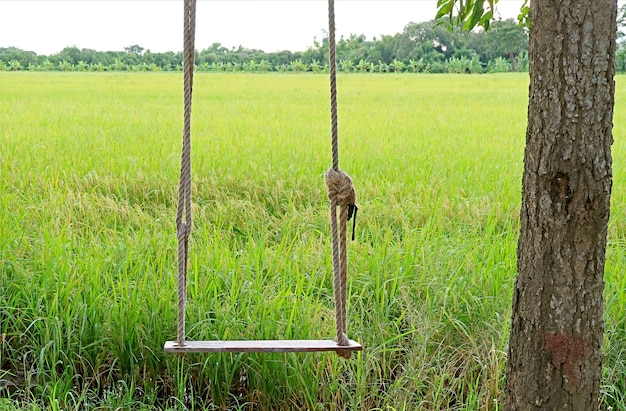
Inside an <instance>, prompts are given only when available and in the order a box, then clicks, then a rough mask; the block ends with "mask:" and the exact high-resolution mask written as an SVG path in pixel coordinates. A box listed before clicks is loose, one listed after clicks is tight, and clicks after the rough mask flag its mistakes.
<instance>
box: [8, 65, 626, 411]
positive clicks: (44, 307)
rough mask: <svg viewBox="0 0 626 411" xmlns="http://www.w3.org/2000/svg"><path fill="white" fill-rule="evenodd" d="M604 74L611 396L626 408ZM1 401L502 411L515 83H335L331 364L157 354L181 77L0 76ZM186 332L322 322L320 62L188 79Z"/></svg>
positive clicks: (617, 198)
mask: <svg viewBox="0 0 626 411" xmlns="http://www.w3.org/2000/svg"><path fill="white" fill-rule="evenodd" d="M625 87H626V82H625V81H624V78H622V77H620V78H618V83H617V98H616V102H617V108H616V116H615V125H616V126H615V130H614V131H615V141H616V143H615V145H614V150H613V153H614V189H613V210H612V217H611V222H610V228H609V245H608V250H607V266H606V291H605V311H606V316H605V319H606V329H607V333H606V341H605V346H604V351H605V358H606V360H605V372H604V379H603V385H602V389H603V404H604V406H612V407H613V409H615V410H617V409H619V410H624V409H626V408H625V407H624V405H623V404H624V401H625V400H626V398H624V395H625V394H624V393H625V392H626V386H625V383H624V381H625V380H626V361H625V360H624V358H626V321H625V319H624V315H623V307H624V305H625V303H626V279H625V278H624V276H623V275H622V273H623V272H624V271H625V269H626V257H625V253H624V251H625V248H626V214H625V213H624V204H625V203H626V199H625V198H624V189H623V186H624V184H623V183H624V182H625V181H626V175H625V172H624V167H623V162H624V158H625V153H624V151H625V148H624V143H623V141H624V136H625V134H626V131H625V129H624V127H623V124H626V118H625V114H624V112H625V111H624V110H623V109H621V108H622V105H623V100H624V97H625V96H626V89H625ZM0 89H1V90H2V91H1V94H2V99H0V124H1V127H0V143H1V144H2V149H1V150H0V174H1V176H2V178H0V221H1V224H0V253H1V254H0V327H1V329H0V333H1V334H2V343H1V344H0V367H1V368H0V398H4V399H0V409H5V408H6V409H14V408H20V409H29V410H30V409H33V410H34V409H43V408H45V409H48V408H51V409H90V408H95V407H104V408H111V409H113V408H119V407H121V408H133V409H162V408H167V409H202V408H216V409H226V408H232V409H301V408H306V409H381V410H404V409H406V410H416V409H420V410H441V409H450V410H453V409H469V410H479V409H481V410H496V409H501V408H502V407H501V404H502V400H503V393H502V388H503V377H504V365H505V361H506V355H505V353H506V344H507V338H508V325H509V319H508V318H509V314H510V301H511V290H512V285H513V281H514V276H515V272H516V268H515V260H516V257H515V249H516V242H517V237H518V230H519V224H518V210H519V203H520V198H521V172H522V155H523V145H524V133H525V118H526V102H527V89H528V81H527V77H526V76H525V75H492V76H454V75H442V76H435V75H429V76H420V75H402V76H375V75H374V76H372V75H368V76H360V75H346V76H340V78H339V91H340V96H339V105H340V111H339V116H340V117H339V119H340V137H339V138H340V151H341V159H340V161H341V164H340V165H341V167H342V168H343V169H344V170H346V171H347V172H348V173H349V174H350V175H351V176H352V177H353V179H354V181H355V185H356V189H357V200H358V204H359V207H360V212H359V214H358V222H357V223H358V224H357V237H358V238H357V241H355V242H353V243H351V244H350V245H349V259H350V263H349V264H350V265H349V270H350V278H349V300H350V301H349V308H348V309H349V317H350V318H349V324H348V328H349V334H350V337H351V338H354V339H357V340H359V341H360V342H362V343H363V344H364V346H365V350H364V351H363V352H362V353H359V354H358V355H356V356H354V357H353V359H351V360H349V361H345V360H343V359H340V358H337V357H335V356H334V355H331V354H326V353H322V354H320V353H317V354H313V353H312V354H245V355H244V354H204V355H200V354H194V355H188V356H186V357H177V356H168V355H166V354H164V353H163V348H162V347H163V343H164V341H165V340H168V339H173V338H175V335H176V292H175V288H176V284H175V270H176V243H175V242H176V238H175V227H174V216H175V207H176V195H177V184H178V170H179V164H178V162H179V159H180V139H181V137H180V135H181V129H182V120H181V117H182V109H181V103H182V91H181V89H182V83H181V79H180V76H179V75H176V74H167V73H149V74H138V73H128V74H122V73H107V74H96V73H19V72H18V73H0ZM194 92H195V100H194V122H193V129H192V133H193V178H194V180H193V193H194V206H193V211H194V231H193V234H192V240H191V241H192V244H191V247H192V249H191V257H190V259H191V265H190V275H189V289H188V294H189V295H188V297H189V302H188V313H187V331H188V337H189V339H197V340H202V339H282V338H286V339H291V338H332V336H333V330H334V317H333V303H332V270H331V261H330V252H329V233H328V231H329V230H328V222H327V208H328V204H327V200H326V193H325V187H324V184H323V173H324V172H325V170H326V169H327V168H328V167H329V166H330V147H329V146H330V139H329V130H328V129H329V127H328V122H329V121H328V113H329V110H328V107H327V106H328V102H327V100H328V96H327V95H328V91H327V83H326V79H325V78H324V77H322V76H313V75H245V74H241V75H234V74H230V75H220V74H199V75H197V76H196V79H195V87H194Z"/></svg>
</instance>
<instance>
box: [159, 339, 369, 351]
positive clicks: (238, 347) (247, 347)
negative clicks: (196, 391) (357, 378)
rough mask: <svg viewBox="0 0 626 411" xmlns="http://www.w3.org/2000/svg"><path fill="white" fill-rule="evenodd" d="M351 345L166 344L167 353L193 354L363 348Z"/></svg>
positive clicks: (283, 342) (297, 342)
mask: <svg viewBox="0 0 626 411" xmlns="http://www.w3.org/2000/svg"><path fill="white" fill-rule="evenodd" d="M349 343H350V345H345V346H342V345H337V343H336V342H335V341H333V340H246V341H185V345H184V346H182V347H179V346H178V342H176V341H167V342H166V343H165V348H164V350H165V352H166V353H192V352H244V353H245V352H317V351H335V352H341V351H361V350H363V346H362V345H361V344H359V343H358V342H356V341H353V340H349Z"/></svg>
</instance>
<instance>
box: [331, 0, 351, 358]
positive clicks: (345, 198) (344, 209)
mask: <svg viewBox="0 0 626 411" xmlns="http://www.w3.org/2000/svg"><path fill="white" fill-rule="evenodd" d="M328 44H329V50H328V58H329V73H330V118H331V124H330V129H331V143H332V159H333V166H332V168H330V169H329V170H328V171H327V172H326V174H325V178H324V180H325V182H326V186H327V187H328V199H329V200H330V231H331V238H332V248H333V275H334V298H335V324H336V333H337V336H336V337H335V341H336V342H337V345H339V346H347V345H350V342H349V340H348V337H347V326H346V322H347V321H346V305H347V299H348V296H347V294H348V293H347V287H346V283H347V276H348V256H347V247H346V225H347V221H348V219H349V218H350V216H351V214H352V212H353V211H354V212H356V206H355V201H356V194H355V191H354V188H353V187H352V179H351V178H350V177H349V176H348V175H347V174H346V173H345V172H343V171H341V170H340V169H339V136H338V135H339V133H338V127H337V124H338V116H337V57H336V48H335V47H336V46H335V2H334V0H328ZM337 207H339V224H337ZM337 226H339V227H337ZM337 354H338V355H340V356H341V357H344V358H346V359H347V358H350V355H351V354H350V351H348V350H341V351H337Z"/></svg>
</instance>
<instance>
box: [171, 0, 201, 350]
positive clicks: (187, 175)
mask: <svg viewBox="0 0 626 411" xmlns="http://www.w3.org/2000/svg"><path fill="white" fill-rule="evenodd" d="M183 18H184V23H183V31H184V52H183V69H184V73H183V82H184V121H183V149H182V153H181V159H180V184H179V187H178V208H177V210H176V238H177V240H178V338H177V343H178V346H179V347H183V346H184V345H185V310H186V302H187V263H188V261H189V236H190V235H191V227H192V219H191V102H192V93H193V67H194V57H195V34H196V0H185V2H184V16H183ZM183 217H184V219H183Z"/></svg>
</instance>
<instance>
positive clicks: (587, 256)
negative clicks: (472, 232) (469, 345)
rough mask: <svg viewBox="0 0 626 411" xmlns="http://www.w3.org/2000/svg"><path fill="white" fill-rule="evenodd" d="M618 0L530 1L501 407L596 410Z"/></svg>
mask: <svg viewBox="0 0 626 411" xmlns="http://www.w3.org/2000/svg"><path fill="white" fill-rule="evenodd" d="M616 12H617V2H616V0H532V5H531V28H530V43H529V58H530V99H529V106H528V128H527V131H526V150H525V154H524V175H523V179H522V190H523V194H522V209H521V213H520V217H521V233H520V239H519V244H518V270H519V276H518V278H517V281H516V283H515V290H514V294H513V316H512V322H511V336H510V343H509V358H508V363H507V381H506V401H507V406H506V409H507V410H597V409H598V405H599V404H598V397H599V392H600V378H601V375H602V356H601V345H602V337H603V331H604V324H603V321H602V309H603V307H602V291H603V288H604V282H603V274H604V262H605V251H606V236H607V225H608V220H609V205H610V204H609V203H610V195H611V180H612V171H611V163H612V159H611V143H612V142H613V137H612V131H611V129H612V121H613V102H614V91H615V86H614V80H613V77H614V72H615V69H614V55H615V33H616V22H615V20H616Z"/></svg>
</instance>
